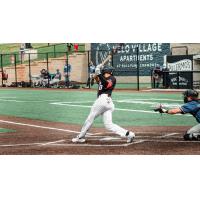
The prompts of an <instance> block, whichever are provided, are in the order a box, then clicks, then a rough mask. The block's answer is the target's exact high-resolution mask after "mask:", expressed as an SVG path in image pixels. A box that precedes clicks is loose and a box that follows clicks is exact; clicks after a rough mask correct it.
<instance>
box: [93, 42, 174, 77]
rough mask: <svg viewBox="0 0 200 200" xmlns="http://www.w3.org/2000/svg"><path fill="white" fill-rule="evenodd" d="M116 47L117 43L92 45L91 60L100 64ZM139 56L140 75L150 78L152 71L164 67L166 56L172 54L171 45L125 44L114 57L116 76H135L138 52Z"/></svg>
mask: <svg viewBox="0 0 200 200" xmlns="http://www.w3.org/2000/svg"><path fill="white" fill-rule="evenodd" d="M115 47H116V43H92V44H91V50H92V51H91V60H92V61H93V63H94V64H96V65H98V64H100V63H101V62H102V61H103V60H104V59H105V58H106V57H107V56H108V54H109V53H110V52H111V50H112V49H113V48H115ZM137 47H138V50H139V55H138V60H139V70H140V75H142V76H149V75H150V74H151V69H153V68H155V67H157V66H161V67H162V66H163V63H164V56H166V55H169V53H170V43H125V44H124V45H123V46H122V48H121V50H120V51H118V53H117V54H115V55H114V56H113V59H112V61H110V64H112V65H113V67H114V68H115V75H118V76H134V75H136V74H137V72H136V70H137V52H136V48H137Z"/></svg>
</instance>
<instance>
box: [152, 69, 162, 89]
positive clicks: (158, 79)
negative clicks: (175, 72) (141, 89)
mask: <svg viewBox="0 0 200 200" xmlns="http://www.w3.org/2000/svg"><path fill="white" fill-rule="evenodd" d="M161 78H162V71H161V69H160V67H159V66H157V67H156V68H155V69H154V70H153V81H154V83H155V88H159V86H160V82H161Z"/></svg>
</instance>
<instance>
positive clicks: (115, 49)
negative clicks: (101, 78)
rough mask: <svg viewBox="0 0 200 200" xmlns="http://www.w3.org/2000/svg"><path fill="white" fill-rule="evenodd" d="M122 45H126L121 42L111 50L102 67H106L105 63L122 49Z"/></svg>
mask: <svg viewBox="0 0 200 200" xmlns="http://www.w3.org/2000/svg"><path fill="white" fill-rule="evenodd" d="M122 46H124V43H119V44H117V45H116V47H114V48H113V49H112V51H111V53H110V54H109V55H108V56H107V57H106V59H105V60H104V61H103V62H102V63H101V66H102V69H103V68H104V65H105V64H106V63H107V62H108V61H109V60H110V59H111V58H112V56H113V55H114V54H116V53H117V52H118V51H119V50H121V49H122Z"/></svg>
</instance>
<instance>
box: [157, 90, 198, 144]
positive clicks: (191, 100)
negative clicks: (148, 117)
mask: <svg viewBox="0 0 200 200" xmlns="http://www.w3.org/2000/svg"><path fill="white" fill-rule="evenodd" d="M198 95H199V93H198V92H197V91H196V90H191V89H189V90H186V91H185V92H184V93H183V100H184V103H185V104H184V105H182V106H181V107H180V108H173V109H169V110H166V109H164V108H162V106H160V107H159V108H156V109H154V111H156V112H160V113H167V114H171V115H173V114H178V113H180V114H186V113H190V114H191V115H193V117H194V118H195V119H196V120H197V122H198V123H199V124H197V125H195V126H193V127H192V128H190V129H189V130H188V131H187V132H186V133H185V134H184V136H183V137H184V140H196V141H200V101H199V99H198Z"/></svg>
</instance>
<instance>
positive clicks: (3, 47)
mask: <svg viewBox="0 0 200 200" xmlns="http://www.w3.org/2000/svg"><path fill="white" fill-rule="evenodd" d="M47 45H48V43H32V46H33V48H39V47H43V46H47ZM20 46H21V43H5V44H0V53H16V52H19V49H20Z"/></svg>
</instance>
